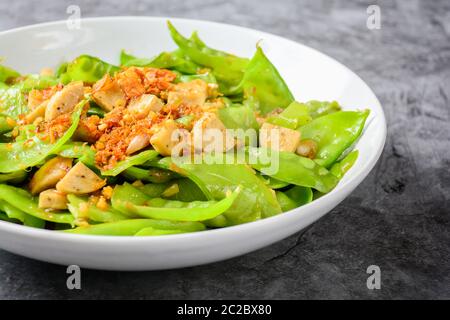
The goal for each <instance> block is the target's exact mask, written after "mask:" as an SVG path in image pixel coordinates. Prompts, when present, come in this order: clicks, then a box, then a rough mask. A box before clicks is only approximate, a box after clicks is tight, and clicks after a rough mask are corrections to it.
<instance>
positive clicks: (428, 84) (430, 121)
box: [0, 0, 450, 299]
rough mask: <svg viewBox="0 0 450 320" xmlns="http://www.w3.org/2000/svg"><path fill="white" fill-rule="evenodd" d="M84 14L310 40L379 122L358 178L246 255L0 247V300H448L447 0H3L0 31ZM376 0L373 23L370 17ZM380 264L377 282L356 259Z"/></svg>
mask: <svg viewBox="0 0 450 320" xmlns="http://www.w3.org/2000/svg"><path fill="white" fill-rule="evenodd" d="M70 4H77V5H79V6H80V8H81V11H82V16H83V17H88V16H110V15H142V16H145V15H148V16H172V17H186V18H195V19H205V20H213V21H219V22H225V23H231V24H236V25H241V26H246V27H250V28H255V29H259V30H263V31H266V32H270V33H274V34H278V35H281V36H284V37H287V38H289V39H292V40H295V41H299V42H302V43H304V44H306V45H308V46H311V47H313V48H316V49H318V50H320V51H322V52H324V53H326V54H328V55H330V56H332V57H334V58H336V59H337V60H338V61H340V62H342V63H344V64H345V65H347V66H348V67H349V68H350V69H352V70H354V71H355V72H356V73H358V74H359V75H360V76H361V77H362V78H363V79H364V80H365V81H366V82H367V83H368V84H369V86H371V88H372V89H373V90H374V91H375V93H376V94H377V96H378V98H379V99H380V101H381V103H382V105H383V106H384V109H385V112H386V116H387V120H388V138H387V142H386V147H385V150H384V153H383V155H382V157H381V159H380V161H379V162H378V164H377V166H376V167H375V169H374V170H373V171H372V172H371V173H370V175H369V176H368V178H367V179H366V180H365V181H364V182H363V183H362V184H361V185H360V186H359V187H358V188H357V189H356V190H355V191H354V192H353V193H352V194H351V195H350V196H349V197H348V198H347V199H346V200H345V201H344V202H342V203H341V204H340V205H339V206H338V207H337V208H335V209H334V210H333V211H332V212H330V213H329V214H328V215H326V216H325V217H324V218H322V219H321V220H320V221H318V222H317V223H315V224H314V225H313V226H312V227H311V228H309V229H307V230H306V231H305V232H302V233H299V234H297V235H294V236H292V237H290V238H288V239H286V240H283V241H280V242H278V243H276V244H274V245H272V246H269V247H267V248H264V249H261V250H259V251H257V252H254V253H251V254H247V255H245V256H242V257H238V258H235V259H231V260H228V261H224V262H219V263H214V264H210V265H205V266H200V267H193V268H186V269H181V270H171V271H155V272H140V273H127V272H102V271H91V270H83V271H82V279H83V281H82V289H81V290H79V291H76V290H75V291H69V290H67V288H66V277H67V275H66V269H65V268H64V267H61V266H56V265H51V264H46V263H42V262H37V261H33V260H29V259H26V258H23V257H19V256H16V255H13V254H10V253H7V252H5V251H0V298H1V299H22V298H25V299H28V298H32V299H43V298H48V299H58V298H61V299H66V298H67V299H80V298H85V299H96V298H113V299H120V298H123V299H130V298H139V299H146V298H147V299H184V298H188V299H210V298H218V299H234V298H236V299H240V298H247V299H266V298H267V299H310V298H323V299H342V298H352V299H364V298H369V299H401V298H406V299H417V298H425V299H432V298H447V299H448V298H450V276H449V272H450V261H449V258H450V255H449V253H450V236H449V212H450V209H449V208H450V169H449V167H450V125H449V119H450V100H449V99H450V41H449V40H450V2H449V1H446V0H436V1H419V0H414V1H388V0H385V1H375V0H374V1H371V2H370V1H369V2H368V1H358V0H351V1H348V0H347V1H343V0H342V1H341V0H339V1H331V0H329V1H325V0H323V1H313V0H311V1H298V0H291V1H281V0H280V1H256V0H246V1H238V0H232V1H223V0H203V1H200V0H195V1H174V0H164V1H130V0H128V1H124V0H114V1H77V0H70V1H56V0H46V1H44V2H42V1H24V0H15V1H1V2H0V30H6V29H10V28H14V27H19V26H24V25H28V24H34V23H39V22H45V21H51V20H60V19H65V18H66V17H67V14H66V8H67V6H68V5H70ZM370 4H377V5H379V6H380V9H381V29H379V30H369V29H368V28H367V26H366V20H367V17H368V14H367V12H366V10H367V7H368V6H369V5H370ZM369 265H378V266H379V267H380V268H381V273H382V275H381V279H382V286H381V289H380V290H368V289H367V287H366V279H367V277H368V275H367V274H366V268H367V267H368V266H369Z"/></svg>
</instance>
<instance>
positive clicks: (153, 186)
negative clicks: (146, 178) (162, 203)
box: [137, 182, 171, 198]
mask: <svg viewBox="0 0 450 320" xmlns="http://www.w3.org/2000/svg"><path fill="white" fill-rule="evenodd" d="M170 185H171V183H170V182H166V183H149V184H145V185H143V186H142V187H137V188H138V189H139V190H140V191H142V192H143V193H145V194H146V195H147V196H149V197H150V198H160V197H161V195H162V193H163V192H164V190H166V189H167V188H169V187H170Z"/></svg>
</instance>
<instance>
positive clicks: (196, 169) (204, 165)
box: [160, 155, 281, 225]
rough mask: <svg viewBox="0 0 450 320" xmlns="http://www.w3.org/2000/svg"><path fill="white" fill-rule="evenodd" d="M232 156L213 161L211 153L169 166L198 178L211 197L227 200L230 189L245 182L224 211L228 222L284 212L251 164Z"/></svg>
mask: <svg viewBox="0 0 450 320" xmlns="http://www.w3.org/2000/svg"><path fill="white" fill-rule="evenodd" d="M231 156H232V157H233V158H232V159H229V158H227V159H226V161H225V162H222V163H214V162H213V161H210V160H211V159H210V157H211V155H204V161H202V162H201V163H190V161H183V160H182V159H180V161H177V163H176V164H175V163H173V164H170V165H168V167H169V168H170V169H171V170H175V171H176V172H178V173H180V174H181V175H184V176H186V177H188V178H189V179H191V180H192V181H194V182H195V183H196V184H197V186H198V187H199V188H200V190H202V192H203V193H204V194H205V196H206V197H207V198H208V199H223V198H225V197H226V196H227V192H229V191H232V190H235V188H236V187H237V186H239V185H241V186H242V191H241V193H240V194H239V195H238V197H237V199H236V201H235V202H234V204H233V205H232V206H231V208H229V209H228V210H227V211H226V212H225V213H224V214H223V216H224V217H225V218H226V221H227V225H236V224H241V223H245V222H251V221H255V220H258V219H260V218H261V217H263V218H265V217H270V216H273V215H276V214H278V213H280V212H281V208H280V206H279V204H278V202H277V199H276V197H275V195H274V193H273V191H272V190H271V189H270V188H268V187H267V185H266V184H265V183H264V181H262V180H261V179H260V178H258V177H257V176H256V174H255V172H254V171H253V170H252V169H251V168H250V167H249V166H248V165H247V164H245V163H239V162H236V161H235V159H234V156H233V155H231ZM166 159H167V158H164V159H163V160H161V161H160V165H161V163H162V162H167V160H166ZM169 160H170V159H169ZM166 164H167V163H166Z"/></svg>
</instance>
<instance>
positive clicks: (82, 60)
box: [60, 55, 120, 84]
mask: <svg viewBox="0 0 450 320" xmlns="http://www.w3.org/2000/svg"><path fill="white" fill-rule="evenodd" d="M119 70H120V68H119V67H117V66H114V65H112V64H110V63H107V62H105V61H102V60H100V59H99V58H96V57H92V56H89V55H81V56H79V57H77V58H75V59H74V60H73V61H72V62H69V63H68V64H67V65H66V67H65V70H64V72H63V73H62V74H61V75H60V80H61V82H62V83H64V84H67V83H69V82H72V81H83V82H87V83H94V82H96V81H98V80H100V79H101V78H102V77H103V76H104V75H105V74H107V73H109V74H114V73H115V72H117V71H119Z"/></svg>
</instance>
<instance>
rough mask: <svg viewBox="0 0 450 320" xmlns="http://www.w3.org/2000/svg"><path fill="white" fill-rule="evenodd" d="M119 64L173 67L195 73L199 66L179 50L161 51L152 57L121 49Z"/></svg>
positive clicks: (184, 71)
mask: <svg viewBox="0 0 450 320" xmlns="http://www.w3.org/2000/svg"><path fill="white" fill-rule="evenodd" d="M120 65H122V66H125V67H130V66H135V67H152V68H160V69H173V70H177V71H179V72H181V73H185V74H186V73H187V74H196V73H197V71H198V70H199V69H200V67H199V66H198V65H197V64H195V63H194V62H192V61H190V60H188V59H186V57H184V55H183V52H182V51H181V50H175V51H173V52H161V53H160V54H159V55H157V56H156V57H153V58H150V59H148V58H137V57H135V56H133V55H130V54H127V53H126V52H125V51H123V50H122V52H121V53H120Z"/></svg>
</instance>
